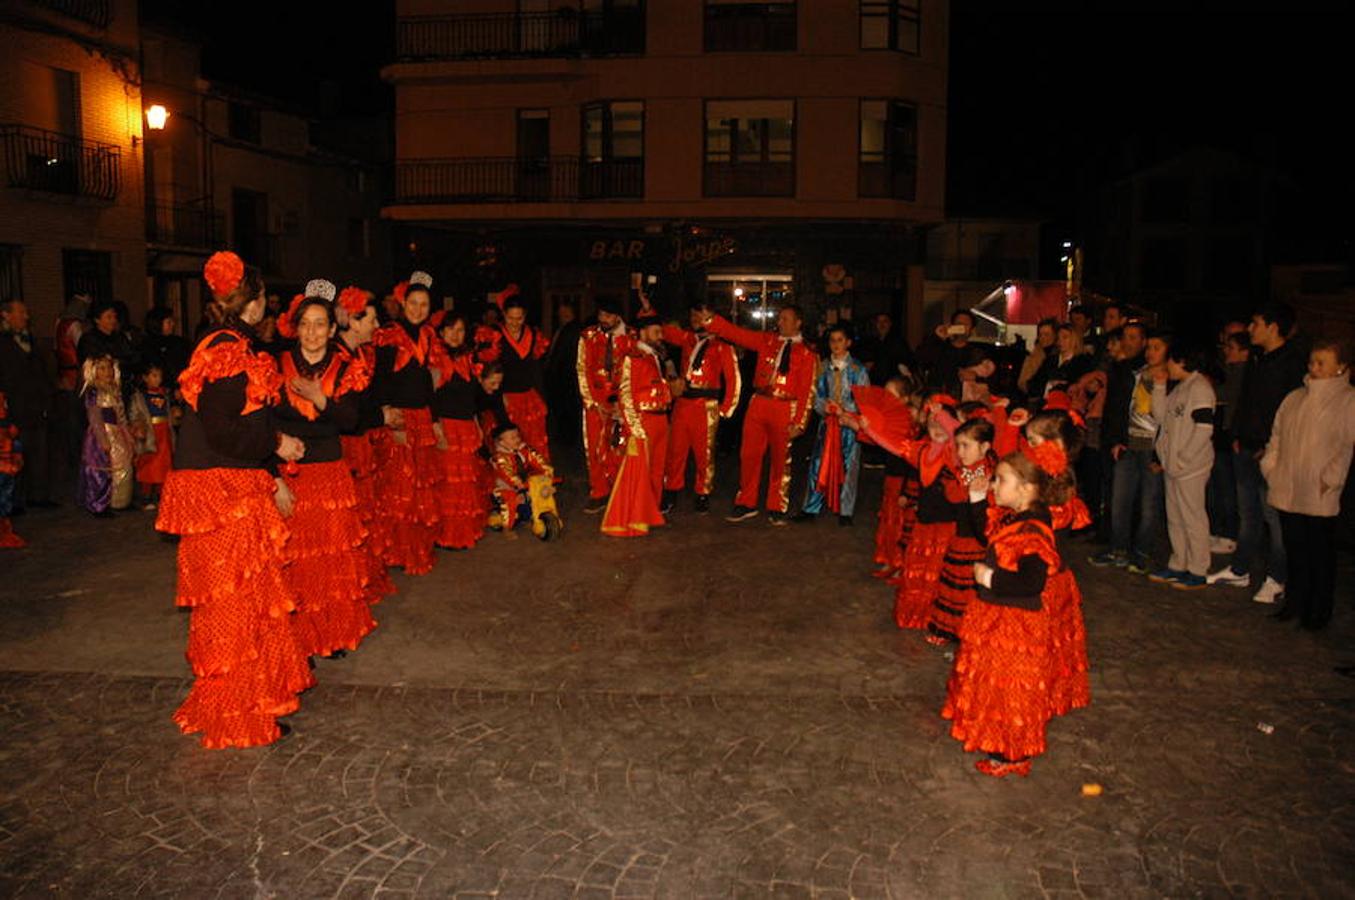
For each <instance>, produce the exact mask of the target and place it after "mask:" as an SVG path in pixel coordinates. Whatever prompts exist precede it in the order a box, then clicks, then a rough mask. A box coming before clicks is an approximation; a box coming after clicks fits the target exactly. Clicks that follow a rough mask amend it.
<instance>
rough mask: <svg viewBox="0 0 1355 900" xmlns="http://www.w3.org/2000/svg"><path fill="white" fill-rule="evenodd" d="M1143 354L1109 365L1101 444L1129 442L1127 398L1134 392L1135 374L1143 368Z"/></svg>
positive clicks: (1104, 445) (1108, 446)
mask: <svg viewBox="0 0 1355 900" xmlns="http://www.w3.org/2000/svg"><path fill="white" fill-rule="evenodd" d="M1143 365H1144V358H1143V354H1141V353H1140V354H1139V355H1138V356H1136V357H1134V358H1133V359H1122V360H1120V361H1119V362H1116V363H1113V364H1112V365H1111V367H1110V375H1109V376H1108V377H1107V378H1106V403H1105V406H1104V408H1103V409H1104V411H1103V412H1102V414H1101V446H1102V447H1104V448H1107V449H1109V448H1111V447H1114V446H1115V445H1116V444H1128V443H1129V400H1130V398H1131V397H1132V396H1133V394H1134V382H1135V375H1134V373H1135V372H1137V371H1138V370H1139V369H1141V368H1143Z"/></svg>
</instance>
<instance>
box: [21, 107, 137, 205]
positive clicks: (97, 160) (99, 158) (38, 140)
mask: <svg viewBox="0 0 1355 900" xmlns="http://www.w3.org/2000/svg"><path fill="white" fill-rule="evenodd" d="M0 152H2V153H3V155H4V177H5V184H6V185H7V186H9V187H12V188H20V189H26V190H30V191H41V192H43V193H49V194H66V195H69V196H74V197H89V198H92V199H95V200H103V201H108V202H111V201H113V200H116V199H117V196H118V187H119V183H120V172H121V162H122V160H121V150H120V149H119V148H118V147H117V146H115V145H113V144H102V143H99V142H97V141H86V140H83V139H81V138H78V137H73V136H71V135H68V134H58V133H57V132H55V131H45V130H43V129H41V128H31V127H29V126H27V125H16V124H0Z"/></svg>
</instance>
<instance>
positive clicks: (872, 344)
mask: <svg viewBox="0 0 1355 900" xmlns="http://www.w3.org/2000/svg"><path fill="white" fill-rule="evenodd" d="M852 355H853V356H855V357H856V358H857V359H859V360H861V362H862V363H864V364H865V366H866V370H867V371H868V372H870V383H871V384H884V383H885V382H886V381H888V380H889V379H891V378H897V377H898V375H899V364H900V363H902V364H904V365H906V366H907V367H908V370H909V371H910V372H913V373H914V374H915V375H916V374H917V372H916V367H917V361H916V360H914V359H913V352H912V351H911V350H909V349H908V344H907V343H905V342H904V340H903V336H902V335H901V334H899V330H898V329H897V328H895V327H894V320H893V319H891V318H890V317H889V314H888V313H880V314H879V315H878V316H875V317H874V318H873V319H872V320H871V327H870V333H869V334H866V335H863V336H862V338H861V340H860V341H858V342H857V344H856V346H855V349H854V350H853V351H852Z"/></svg>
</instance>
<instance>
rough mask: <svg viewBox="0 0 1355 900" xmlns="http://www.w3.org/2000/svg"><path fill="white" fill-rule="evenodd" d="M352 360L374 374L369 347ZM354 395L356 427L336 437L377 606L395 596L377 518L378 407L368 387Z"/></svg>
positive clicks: (370, 597)
mask: <svg viewBox="0 0 1355 900" xmlns="http://www.w3.org/2000/svg"><path fill="white" fill-rule="evenodd" d="M349 352H350V353H352V354H353V355H354V356H360V357H361V358H362V361H363V364H364V365H365V366H366V367H367V369H368V370H369V371H374V370H375V365H376V354H375V353H373V352H372V345H371V344H363V345H362V346H361V347H359V348H357V350H350V351H349ZM356 393H357V395H358V396H357V401H358V407H359V415H358V424H357V426H356V428H355V429H354V431H353V433H352V434H343V435H340V436H339V442H340V443H341V445H342V446H343V458H344V462H346V463H348V474H349V475H350V476H351V477H352V479H353V494H354V496H356V497H357V507H356V510H357V514H358V522H360V523H361V524H362V529H363V531H365V532H366V533H367V539H366V540H365V541H363V543H362V547H361V548H360V549H359V552H360V553H361V554H362V559H363V565H364V566H365V568H366V573H367V575H366V583H367V602H368V603H379V602H380V601H381V599H382V598H383V597H388V596H390V595H391V594H394V593H395V584H394V583H393V582H392V581H391V579H390V573H389V572H388V571H387V570H386V563H385V560H384V554H385V548H386V546H387V544H388V543H389V539H388V538H387V537H386V535H385V533H384V532H383V531H382V530H381V528H380V527H379V526H380V520H379V519H378V517H377V514H376V511H377V502H376V443H375V441H376V438H378V437H379V436H382V435H384V433H385V429H383V428H382V427H381V407H380V406H379V405H378V404H377V403H376V400H375V398H374V397H373V396H372V386H371V384H370V383H369V384H368V385H367V387H365V388H363V389H362V390H361V391H358V392H356Z"/></svg>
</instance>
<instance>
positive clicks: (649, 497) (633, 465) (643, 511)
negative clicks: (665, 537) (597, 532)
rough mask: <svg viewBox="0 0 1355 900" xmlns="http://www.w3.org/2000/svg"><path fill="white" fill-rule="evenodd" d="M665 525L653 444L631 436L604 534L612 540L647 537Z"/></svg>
mask: <svg viewBox="0 0 1355 900" xmlns="http://www.w3.org/2000/svg"><path fill="white" fill-rule="evenodd" d="M663 524H664V519H663V514H662V513H661V512H659V501H658V498H657V497H655V496H654V481H653V478H652V477H651V473H650V468H649V442H648V441H644V440H639V439H637V438H635V437H631V438H629V439H628V440H627V441H626V452H625V455H624V456H622V458H621V468H620V470H619V471H618V472H617V473H616V483H615V484H614V485H612V495H611V497H610V498H609V499H608V500H607V511H606V512H605V513H603V515H602V533H603V534H605V535H607V536H609V537H643V536H645V535H646V534H649V529H650V528H654V527H657V526H660V525H663Z"/></svg>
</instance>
